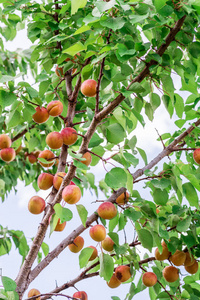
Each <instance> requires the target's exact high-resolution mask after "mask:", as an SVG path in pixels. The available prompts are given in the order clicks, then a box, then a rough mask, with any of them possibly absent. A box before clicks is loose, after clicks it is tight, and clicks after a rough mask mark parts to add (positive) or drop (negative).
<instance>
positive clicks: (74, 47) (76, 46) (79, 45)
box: [63, 42, 87, 56]
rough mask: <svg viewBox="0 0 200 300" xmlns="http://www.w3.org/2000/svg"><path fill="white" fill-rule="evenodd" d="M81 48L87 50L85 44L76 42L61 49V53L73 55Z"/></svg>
mask: <svg viewBox="0 0 200 300" xmlns="http://www.w3.org/2000/svg"><path fill="white" fill-rule="evenodd" d="M83 50H87V46H84V45H83V44H82V43H81V42H77V43H76V44H74V45H72V46H71V47H69V48H67V49H65V50H63V53H67V54H69V55H71V56H74V55H75V54H77V53H78V52H81V51H83Z"/></svg>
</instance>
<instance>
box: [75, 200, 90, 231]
mask: <svg viewBox="0 0 200 300" xmlns="http://www.w3.org/2000/svg"><path fill="white" fill-rule="evenodd" d="M76 208H77V211H78V214H79V217H80V219H81V222H82V224H83V226H84V227H86V221H87V216H88V211H87V209H86V208H85V206H83V205H82V204H77V205H76Z"/></svg>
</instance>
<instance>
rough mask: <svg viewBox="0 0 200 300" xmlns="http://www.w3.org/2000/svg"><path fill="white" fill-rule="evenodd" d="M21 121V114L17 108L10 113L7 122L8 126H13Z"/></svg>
mask: <svg viewBox="0 0 200 300" xmlns="http://www.w3.org/2000/svg"><path fill="white" fill-rule="evenodd" d="M20 121H21V115H20V113H19V112H18V111H17V110H14V111H12V112H10V113H9V115H8V119H7V120H6V124H7V126H8V128H9V129H10V128H13V127H15V126H17V125H18V124H19V123H20Z"/></svg>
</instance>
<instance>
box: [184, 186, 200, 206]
mask: <svg viewBox="0 0 200 300" xmlns="http://www.w3.org/2000/svg"><path fill="white" fill-rule="evenodd" d="M183 193H184V196H185V197H186V199H187V200H188V202H189V203H190V205H191V206H195V207H196V208H198V207H199V198H198V195H197V192H196V190H195V188H194V186H193V185H192V184H191V183H190V182H186V183H184V184H183Z"/></svg>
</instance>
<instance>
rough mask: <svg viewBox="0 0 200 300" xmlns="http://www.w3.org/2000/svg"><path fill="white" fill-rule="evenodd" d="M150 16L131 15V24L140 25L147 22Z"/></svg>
mask: <svg viewBox="0 0 200 300" xmlns="http://www.w3.org/2000/svg"><path fill="white" fill-rule="evenodd" d="M148 16H149V15H148V14H146V15H136V14H132V15H130V22H131V24H136V23H140V22H142V21H143V20H145V19H146V18H147V17H148Z"/></svg>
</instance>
